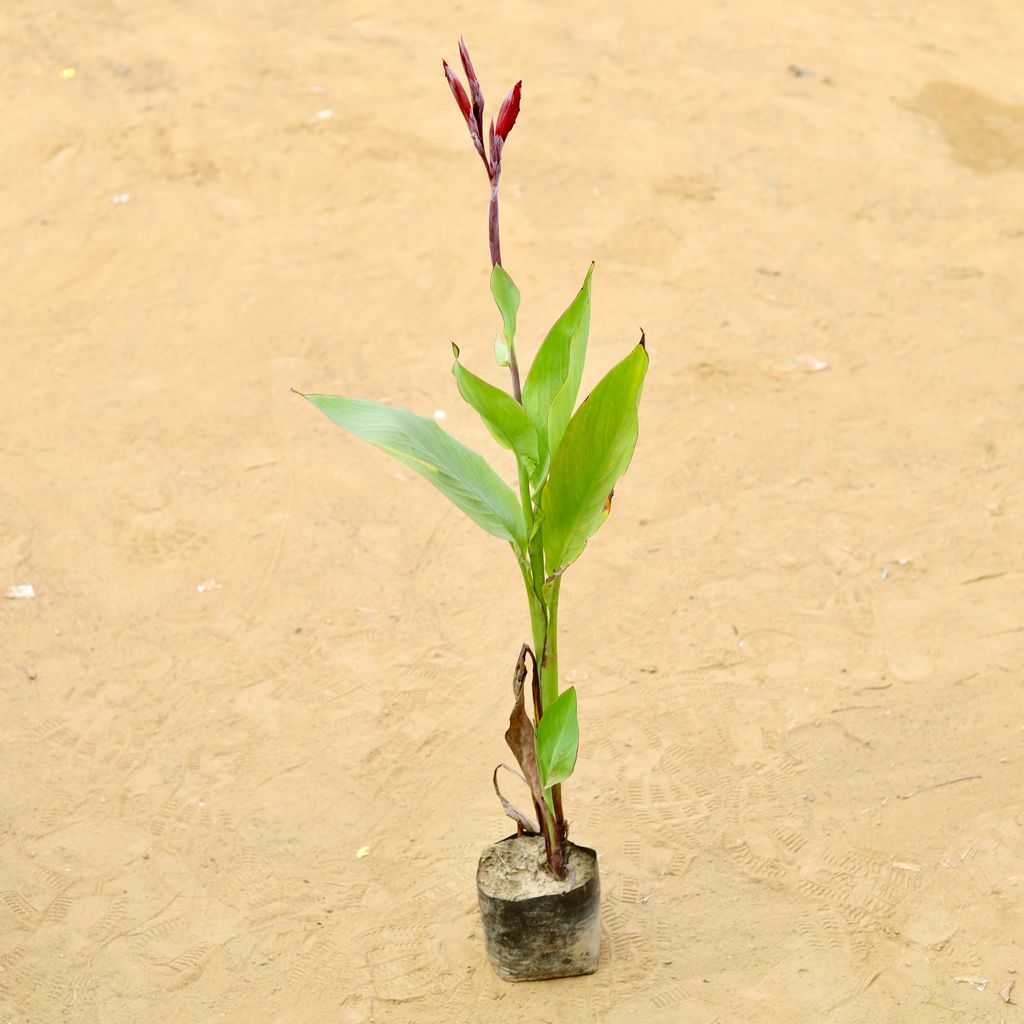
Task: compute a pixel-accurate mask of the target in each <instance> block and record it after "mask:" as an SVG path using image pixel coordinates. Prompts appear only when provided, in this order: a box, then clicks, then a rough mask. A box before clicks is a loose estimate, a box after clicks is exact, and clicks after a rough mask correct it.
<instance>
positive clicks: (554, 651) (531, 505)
mask: <svg viewBox="0 0 1024 1024" xmlns="http://www.w3.org/2000/svg"><path fill="white" fill-rule="evenodd" d="M459 54H460V57H461V60H462V67H463V69H464V70H465V73H466V78H467V80H468V84H469V91H468V92H467V90H466V88H465V86H463V84H462V82H461V81H460V79H459V77H458V76H457V74H456V73H455V72H454V71H453V70H452V69H451V68H450V67H449V66H448V64H447V62H444V74H445V77H446V79H447V81H448V85H449V87H450V88H451V91H452V94H453V96H454V97H455V101H456V103H457V104H458V107H459V110H460V112H461V114H462V117H463V119H464V120H465V123H466V126H467V128H468V129H469V136H470V139H471V140H472V143H473V146H474V148H475V149H476V151H477V153H478V154H479V156H480V159H481V160H482V162H483V165H484V169H485V171H486V173H487V180H488V184H489V187H490V204H489V210H488V238H489V243H490V258H491V277H490V287H491V294H492V296H493V298H494V301H495V303H496V304H497V307H498V310H499V312H500V315H501V328H500V330H499V331H498V334H497V337H496V340H495V343H494V354H495V358H496V360H497V363H498V365H499V366H501V367H506V368H507V369H508V372H509V377H510V390H509V391H505V390H502V389H501V388H498V387H496V386H495V385H493V384H491V383H488V382H487V381H486V380H484V379H483V378H481V377H479V376H477V375H476V374H475V373H473V372H472V371H471V370H469V369H467V368H466V367H465V366H464V365H463V363H462V359H461V353H460V351H459V348H458V347H457V346H456V345H454V344H453V345H452V349H453V353H454V357H455V358H454V363H453V366H452V373H453V374H454V376H455V381H456V384H457V386H458V389H459V393H460V394H461V396H462V397H463V399H465V401H466V402H467V403H469V405H470V406H472V407H473V408H474V409H475V410H476V411H477V413H479V415H480V417H481V419H482V420H483V422H484V424H485V425H486V427H487V429H488V430H489V431H490V433H491V435H492V436H493V438H494V440H495V441H497V443H498V444H499V445H500V446H501V447H502V448H504V449H507V450H508V451H510V452H511V453H512V457H513V462H514V469H515V481H516V486H515V489H513V487H511V486H510V485H509V484H508V483H506V481H505V480H503V479H502V478H501V476H499V475H498V473H496V472H495V471H494V470H493V469H492V468H491V466H490V465H489V464H488V463H487V462H486V461H485V460H484V459H483V457H482V456H481V455H479V454H478V453H477V452H475V451H473V450H471V449H469V448H467V447H466V446H465V445H463V444H461V443H460V442H459V441H457V440H455V438H453V437H452V436H451V435H449V434H448V433H447V432H446V431H444V430H443V429H442V428H441V427H440V426H439V425H438V424H437V423H436V422H435V421H434V420H433V419H430V418H427V417H424V416H419V415H416V414H415V413H412V412H410V411H408V410H406V409H396V408H392V407H390V406H387V405H384V404H382V403H379V402H373V401H368V400H366V399H358V398H345V397H341V396H338V395H319V394H309V395H305V396H304V397H305V398H307V399H308V400H309V401H310V402H312V404H313V405H315V406H316V407H317V408H318V409H320V410H321V411H322V412H324V413H326V415H327V416H328V417H329V418H330V419H332V420H333V421H334V422H335V423H337V424H338V425H339V426H341V427H343V428H345V429H346V430H347V431H348V432H349V433H351V434H354V435H355V436H356V437H360V438H362V439H363V440H365V441H369V442H370V443H371V444H373V445H376V446H377V447H378V448H380V449H381V450H383V451H385V452H387V453H388V454H389V455H391V456H393V457H394V458H396V459H398V460H399V461H400V462H402V463H404V464H405V465H406V466H408V467H409V468H410V469H412V470H414V471H415V472H416V473H418V474H419V475H420V476H422V477H423V478H424V479H425V480H427V481H429V482H430V483H431V484H433V485H434V487H436V488H437V489H438V490H439V491H440V492H441V493H442V494H444V495H445V496H446V497H447V498H448V499H449V500H450V501H451V502H452V503H453V504H454V505H455V506H456V507H458V508H459V509H461V510H462V511H463V512H464V513H465V514H466V515H467V516H469V518H470V519H472V520H473V521H474V522H475V523H477V525H479V526H481V527H482V528H483V529H484V530H486V531H487V532H488V533H489V534H491V535H492V536H494V537H497V538H498V539H499V540H502V541H505V542H506V543H507V544H508V545H509V548H510V550H511V552H512V555H513V557H514V558H515V561H516V564H517V565H518V567H519V572H520V574H521V576H522V581H523V585H524V588H525V592H526V600H527V605H528V608H529V613H530V625H531V631H532V638H533V644H532V647H531V646H530V644H523V646H522V649H521V651H520V654H519V658H518V660H517V663H516V666H515V673H514V679H513V696H514V701H515V703H514V706H513V710H512V714H511V717H510V720H509V727H508V730H507V731H506V733H505V739H506V741H507V742H508V744H509V747H510V748H511V750H512V752H513V754H514V755H515V758H516V761H517V762H518V764H519V767H520V769H521V771H522V776H520V777H521V778H522V779H523V780H524V781H525V782H526V784H527V786H528V788H529V791H530V795H531V797H532V802H533V809H534V812H535V814H536V821H533V820H532V819H531V818H530V817H528V815H526V814H524V813H522V812H521V811H519V810H517V809H516V808H515V807H513V806H512V804H511V803H509V802H508V801H507V800H506V799H505V798H504V797H503V796H502V794H501V792H500V790H498V782H497V777H498V771H499V770H500V769H501V768H502V767H506V768H507V766H502V765H499V766H498V768H497V769H495V772H494V787H495V790H496V791H498V796H499V798H500V800H501V803H502V806H503V807H504V809H505V812H506V813H507V814H508V815H509V816H510V817H511V818H512V819H513V820H514V821H515V822H516V824H517V831H518V833H519V834H524V833H532V834H537V833H539V834H541V835H543V837H544V846H545V851H546V856H547V865H548V867H549V868H550V870H551V872H552V873H553V874H554V875H555V877H556V878H558V879H563V878H565V877H566V875H567V873H569V872H570V871H571V869H570V868H569V865H568V864H567V859H566V849H567V846H566V844H567V835H568V825H567V822H566V819H565V814H564V811H563V808H562V796H561V784H562V783H563V782H564V781H565V780H566V779H568V778H569V776H570V775H571V774H572V771H573V769H574V767H575V764H576V756H577V752H578V749H579V726H578V722H577V714H576V690H575V688H574V687H569V688H568V689H565V690H562V689H560V687H559V679H558V605H559V599H560V596H561V589H562V577H563V575H564V574H565V572H566V570H567V569H568V568H569V566H571V565H572V564H573V562H575V561H576V559H577V558H579V556H580V555H581V554H582V552H583V549H584V548H585V547H586V545H587V541H588V540H589V539H590V538H591V537H592V536H593V535H594V533H596V532H597V530H598V529H599V528H600V527H601V525H602V524H603V523H604V521H605V520H606V519H607V518H608V515H609V513H610V512H611V508H612V497H613V495H614V491H615V485H616V482H617V481H618V479H619V477H621V476H622V474H623V473H624V472H625V471H626V468H627V467H628V466H629V463H630V460H631V459H632V456H633V450H634V448H635V446H636V440H637V431H638V420H637V411H638V406H639V402H640V394H641V390H642V388H643V383H644V377H645V375H646V372H647V365H648V357H647V350H646V347H645V342H644V336H643V332H641V337H640V341H639V343H638V344H637V345H636V346H635V347H634V348H633V349H632V350H631V351H630V352H629V353H628V354H627V355H626V357H625V358H624V359H622V361H621V362H619V363H618V364H617V365H616V366H614V367H612V369H611V370H609V371H608V373H607V374H606V375H605V376H604V377H603V378H602V380H601V381H600V382H599V383H598V384H597V386H596V387H595V388H594V390H593V391H592V392H591V393H590V394H589V395H588V396H587V398H586V399H585V400H584V401H583V402H582V404H580V405H579V407H578V408H577V398H578V396H579V390H580V383H581V379H582V377H583V367H584V361H585V359H586V354H587V340H588V336H589V331H590V304H591V278H592V275H593V269H594V268H593V264H591V266H590V268H589V269H588V270H587V272H586V275H585V277H584V279H583V285H582V287H581V288H580V290H579V292H578V293H577V295H576V297H575V298H574V299H573V300H572V302H571V303H570V304H569V306H568V308H567V309H566V310H565V312H564V313H563V314H562V315H561V316H560V317H559V318H558V320H557V321H556V322H555V324H554V326H553V327H552V328H551V330H550V331H548V333H547V336H546V337H545V338H544V340H543V342H542V343H541V345H540V348H539V350H538V351H537V354H536V357H535V358H534V360H533V363H532V365H531V366H530V368H529V371H528V373H527V374H526V378H525V380H524V379H522V377H521V375H520V368H519V361H518V357H517V351H516V317H517V314H518V311H519V304H520V293H519V289H518V288H517V287H516V285H515V283H514V282H513V280H512V278H511V277H510V276H509V274H508V273H507V272H506V270H505V269H504V267H503V266H502V259H501V242H500V236H499V220H498V186H499V183H500V180H501V172H502V157H503V153H504V148H505V144H506V142H507V140H508V137H509V133H510V132H511V131H512V128H513V127H514V126H515V123H516V119H517V118H518V116H519V112H520V100H521V94H522V82H517V83H516V85H515V86H514V87H513V88H512V90H511V91H510V92H509V94H508V96H507V97H506V98H505V100H504V102H503V103H502V104H501V107H500V109H499V110H498V116H497V120H494V119H492V120H491V122H490V126H489V130H488V132H487V136H486V138H487V142H486V144H485V142H484V127H483V126H484V96H483V91H482V90H481V87H480V82H479V79H478V78H477V75H476V72H475V71H474V69H473V64H472V62H471V60H470V58H469V53H468V52H467V50H466V46H465V43H464V42H463V41H461V40H460V42H459ZM528 677H529V680H530V695H531V704H532V712H533V718H532V720H531V717H530V714H529V713H528V712H527V709H526V682H527V678H528ZM508 770H509V771H511V770H512V769H508Z"/></svg>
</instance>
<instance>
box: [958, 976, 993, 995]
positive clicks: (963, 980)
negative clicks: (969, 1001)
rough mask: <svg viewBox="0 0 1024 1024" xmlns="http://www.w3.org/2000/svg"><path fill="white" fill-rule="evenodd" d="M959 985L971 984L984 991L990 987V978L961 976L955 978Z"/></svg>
mask: <svg viewBox="0 0 1024 1024" xmlns="http://www.w3.org/2000/svg"><path fill="white" fill-rule="evenodd" d="M953 980H954V981H955V982H956V983H957V984H959V985H970V986H971V987H972V988H976V989H977V990H978V991H979V992H984V991H985V989H986V988H987V987H988V978H969V977H966V976H964V977H960V978H954V979H953Z"/></svg>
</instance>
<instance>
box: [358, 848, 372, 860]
mask: <svg viewBox="0 0 1024 1024" xmlns="http://www.w3.org/2000/svg"><path fill="white" fill-rule="evenodd" d="M369 856H370V848H369V847H368V846H360V847H359V849H358V850H356V860H362V859H363V858H364V857H369Z"/></svg>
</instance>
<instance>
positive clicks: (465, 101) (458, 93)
mask: <svg viewBox="0 0 1024 1024" xmlns="http://www.w3.org/2000/svg"><path fill="white" fill-rule="evenodd" d="M441 63H442V64H443V65H444V77H445V78H447V79H448V85H449V87H450V88H451V90H452V95H453V96H454V97H455V102H456V103H458V105H459V110H461V111H462V116H463V117H464V118H465V119H466V124H469V115H470V112H471V109H472V108H471V107H470V105H469V97H468V96H467V95H466V90H465V88H463V85H462V83H461V82H460V81H459V78H458V75H456V74H455V72H454V71H452V69H451V68H450V67H448V61H446V60H443V61H441Z"/></svg>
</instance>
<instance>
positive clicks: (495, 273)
mask: <svg viewBox="0 0 1024 1024" xmlns="http://www.w3.org/2000/svg"><path fill="white" fill-rule="evenodd" d="M491 294H492V295H493V296H494V301H495V302H496V303H497V304H498V309H500V310H501V319H502V322H503V323H504V325H505V344H506V345H507V346H508V348H509V349H511V348H512V347H513V346H514V345H515V342H516V315H517V314H518V313H519V289H518V288H517V287H516V285H515V282H514V281H513V280H512V278H511V277H509V276H508V274H507V273H506V272H505V268H504V267H503V266H502V265H501V264H500V263H495V264H494V267H493V268H492V270H491ZM498 362H499V363H500V362H501V360H500V359H499V360H498ZM504 365H508V364H507V363H506V364H504Z"/></svg>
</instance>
